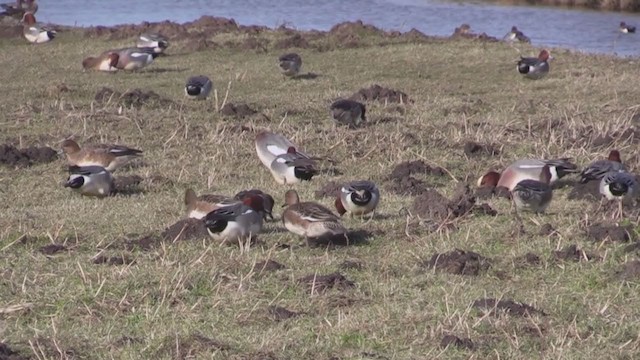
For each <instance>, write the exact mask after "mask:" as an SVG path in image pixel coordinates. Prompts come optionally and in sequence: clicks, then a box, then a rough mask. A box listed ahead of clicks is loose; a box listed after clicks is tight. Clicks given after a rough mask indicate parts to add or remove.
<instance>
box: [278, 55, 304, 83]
mask: <svg viewBox="0 0 640 360" xmlns="http://www.w3.org/2000/svg"><path fill="white" fill-rule="evenodd" d="M278 66H280V71H281V72H282V75H284V76H289V77H294V76H296V75H298V73H299V72H300V69H301V68H302V58H301V57H300V55H298V54H296V53H289V54H284V55H282V56H280V57H279V58H278Z"/></svg>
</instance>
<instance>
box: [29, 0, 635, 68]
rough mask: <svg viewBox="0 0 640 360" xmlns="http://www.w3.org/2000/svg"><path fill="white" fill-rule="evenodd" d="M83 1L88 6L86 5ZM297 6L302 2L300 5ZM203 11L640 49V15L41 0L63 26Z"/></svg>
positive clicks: (203, 0)
mask: <svg viewBox="0 0 640 360" xmlns="http://www.w3.org/2000/svg"><path fill="white" fill-rule="evenodd" d="M79 3H81V4H83V5H81V6H80V5H78V4H79ZM294 4H295V5H294ZM202 15H213V16H222V17H229V18H234V19H235V20H236V21H237V22H238V23H239V24H243V25H266V26H269V27H276V26H279V25H281V24H283V23H284V24H287V25H288V26H290V27H294V28H297V29H300V30H310V29H317V30H328V29H330V28H331V26H333V25H335V24H337V23H339V22H342V21H353V20H358V19H360V20H362V21H364V22H365V23H369V24H373V25H375V26H377V27H380V28H382V29H385V30H400V31H407V30H410V29H411V28H416V29H418V30H420V31H422V32H424V33H425V34H428V35H441V36H448V35H450V34H451V33H452V32H453V30H454V28H455V27H457V26H459V25H460V24H462V23H468V24H470V25H471V29H472V30H473V31H474V32H477V33H481V32H486V33H487V34H489V35H492V36H496V37H502V36H504V35H505V34H506V33H507V32H508V31H509V30H510V29H511V26H512V25H516V26H518V28H519V29H520V30H521V31H523V32H524V33H525V34H526V35H527V36H529V37H530V38H531V41H532V43H533V44H534V45H536V46H554V47H563V48H569V49H573V50H579V51H584V52H590V53H604V54H615V55H619V56H639V55H640V46H639V45H640V33H638V34H621V33H620V32H619V31H618V24H619V23H620V21H625V22H627V23H628V24H633V25H637V26H638V27H639V28H640V14H629V13H617V12H604V11H591V10H568V9H563V8H557V7H532V6H499V5H490V4H486V3H479V2H471V1H461V2H451V1H446V2H445V1H442V0H440V1H439V0H349V1H345V0H328V1H326V0H325V1H318V0H297V1H292V0H269V1H264V0H218V1H215V2H213V1H210V0H209V1H207V0H110V1H100V2H97V1H96V2H86V3H85V2H80V1H78V0H56V1H55V2H54V1H51V0H41V1H40V9H39V11H38V20H39V21H43V22H51V23H57V24H63V25H77V26H90V25H116V24H123V23H140V22H142V21H162V20H167V19H168V20H172V21H176V22H186V21H191V20H194V19H197V18H198V17H200V16H202Z"/></svg>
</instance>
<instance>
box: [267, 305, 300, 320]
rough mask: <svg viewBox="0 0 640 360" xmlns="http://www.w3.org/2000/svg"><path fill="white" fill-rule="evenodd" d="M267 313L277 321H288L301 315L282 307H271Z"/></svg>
mask: <svg viewBox="0 0 640 360" xmlns="http://www.w3.org/2000/svg"><path fill="white" fill-rule="evenodd" d="M267 311H268V312H269V315H271V317H272V318H273V320H275V321H282V320H287V319H291V318H294V317H296V316H299V315H300V313H297V312H295V311H291V310H289V309H286V308H283V307H282V306H269V308H268V310H267Z"/></svg>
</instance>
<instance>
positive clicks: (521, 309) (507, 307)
mask: <svg viewBox="0 0 640 360" xmlns="http://www.w3.org/2000/svg"><path fill="white" fill-rule="evenodd" d="M473 307H475V308H478V309H487V310H489V311H490V312H491V313H493V314H494V315H497V314H496V310H502V311H504V312H505V313H507V314H510V315H517V316H531V315H546V314H545V313H544V312H543V311H541V310H538V309H536V308H534V307H533V306H531V305H528V304H524V303H517V302H515V301H513V300H508V299H507V300H497V299H479V300H476V301H474V303H473Z"/></svg>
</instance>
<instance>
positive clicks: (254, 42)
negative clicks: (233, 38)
mask: <svg viewBox="0 0 640 360" xmlns="http://www.w3.org/2000/svg"><path fill="white" fill-rule="evenodd" d="M268 47H269V40H267V39H262V38H257V37H254V36H252V37H250V38H247V39H246V40H245V41H243V42H242V44H241V45H240V49H242V50H255V51H256V52H259V53H266V52H267V51H268Z"/></svg>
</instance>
